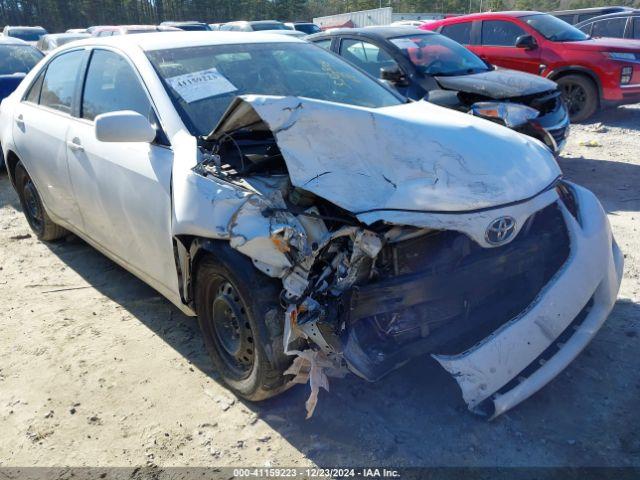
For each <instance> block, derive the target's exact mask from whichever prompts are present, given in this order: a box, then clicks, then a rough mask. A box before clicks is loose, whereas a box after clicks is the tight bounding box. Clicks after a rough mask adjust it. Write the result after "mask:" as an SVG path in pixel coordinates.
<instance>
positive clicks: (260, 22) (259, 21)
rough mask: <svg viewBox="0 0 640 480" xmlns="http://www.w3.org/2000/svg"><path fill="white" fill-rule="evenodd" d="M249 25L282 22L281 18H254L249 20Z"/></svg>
mask: <svg viewBox="0 0 640 480" xmlns="http://www.w3.org/2000/svg"><path fill="white" fill-rule="evenodd" d="M247 23H248V24H249V25H264V24H269V23H282V22H281V21H280V20H252V21H250V22H247Z"/></svg>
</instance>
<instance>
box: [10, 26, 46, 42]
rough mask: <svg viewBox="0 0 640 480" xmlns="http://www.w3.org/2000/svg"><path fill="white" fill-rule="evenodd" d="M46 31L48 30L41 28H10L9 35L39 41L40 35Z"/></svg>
mask: <svg viewBox="0 0 640 480" xmlns="http://www.w3.org/2000/svg"><path fill="white" fill-rule="evenodd" d="M46 33H47V32H46V30H44V29H39V28H12V29H11V30H9V33H8V35H9V36H10V37H13V38H19V39H20V40H24V41H25V42H37V41H38V40H40V37H41V36H43V35H45V34H46Z"/></svg>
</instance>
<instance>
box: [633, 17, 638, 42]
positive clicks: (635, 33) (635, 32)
mask: <svg viewBox="0 0 640 480" xmlns="http://www.w3.org/2000/svg"><path fill="white" fill-rule="evenodd" d="M633 38H638V39H640V17H634V18H633Z"/></svg>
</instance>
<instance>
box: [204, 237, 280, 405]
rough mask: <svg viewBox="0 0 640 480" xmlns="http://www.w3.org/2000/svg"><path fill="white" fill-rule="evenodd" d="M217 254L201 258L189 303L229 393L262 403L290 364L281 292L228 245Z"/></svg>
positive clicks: (273, 392) (270, 280) (278, 385)
mask: <svg viewBox="0 0 640 480" xmlns="http://www.w3.org/2000/svg"><path fill="white" fill-rule="evenodd" d="M219 250H220V251H219V252H216V255H215V256H214V255H210V254H207V255H206V256H205V257H204V258H202V260H201V261H200V262H199V264H198V266H197V272H196V283H195V287H194V299H195V307H196V312H197V315H198V323H199V325H200V330H201V331H202V335H203V339H204V344H205V346H206V348H207V351H208V352H209V356H210V357H211V360H212V361H213V364H214V366H215V367H216V369H217V370H218V372H219V373H220V375H221V377H222V380H223V381H224V382H225V383H226V384H227V385H228V386H229V387H230V388H231V389H232V390H233V391H234V392H236V393H237V394H238V395H240V396H241V397H243V398H245V399H247V400H251V401H259V400H264V399H266V398H269V397H271V396H273V395H276V394H278V393H280V392H282V391H283V390H284V389H285V388H286V386H287V385H286V380H287V378H285V377H284V376H283V373H284V371H285V370H286V369H287V368H288V367H289V365H290V364H291V360H292V359H291V357H288V356H287V355H285V354H284V352H283V348H282V326H283V324H284V311H283V310H282V308H281V307H280V305H279V302H278V299H279V293H280V290H281V288H282V287H281V286H280V285H278V284H277V282H275V281H273V279H271V278H269V277H266V276H265V275H263V274H261V273H260V272H258V271H257V270H256V269H255V267H254V266H253V264H252V263H251V261H249V259H248V258H247V257H245V256H244V255H241V254H240V253H238V252H236V251H235V250H233V249H232V248H231V247H229V246H228V245H227V244H221V245H220V249H219ZM267 351H268V352H270V355H267Z"/></svg>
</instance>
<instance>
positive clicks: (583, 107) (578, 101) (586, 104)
mask: <svg viewBox="0 0 640 480" xmlns="http://www.w3.org/2000/svg"><path fill="white" fill-rule="evenodd" d="M557 83H558V86H559V87H560V91H561V92H562V98H563V99H564V101H565V103H566V105H567V110H568V111H569V118H570V119H571V121H572V122H574V123H578V122H583V121H585V120H586V119H588V118H589V117H591V115H593V114H594V113H595V112H596V110H597V109H598V89H597V88H596V86H595V84H594V83H593V81H592V80H590V79H589V78H587V77H585V76H584V75H565V76H564V77H560V78H559V79H558V80H557Z"/></svg>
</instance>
